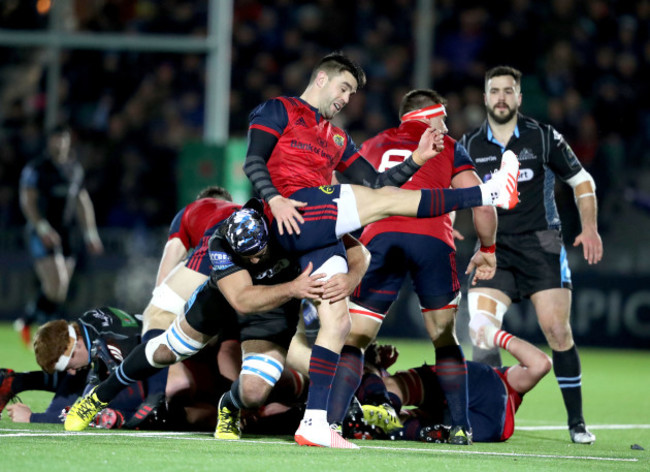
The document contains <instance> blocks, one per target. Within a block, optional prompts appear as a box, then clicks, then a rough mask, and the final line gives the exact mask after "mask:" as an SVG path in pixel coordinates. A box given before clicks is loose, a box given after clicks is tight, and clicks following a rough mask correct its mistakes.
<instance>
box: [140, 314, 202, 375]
mask: <svg viewBox="0 0 650 472" xmlns="http://www.w3.org/2000/svg"><path fill="white" fill-rule="evenodd" d="M203 346H205V343H202V342H200V341H197V340H195V339H192V338H191V337H190V336H188V335H187V334H186V333H185V332H183V329H182V328H181V326H180V323H179V321H178V319H176V320H174V322H173V323H172V325H171V326H170V327H169V328H168V329H167V331H165V332H164V333H163V334H161V335H160V336H156V337H155V338H153V339H151V340H149V342H147V346H146V348H145V354H146V356H147V360H148V361H149V363H150V364H151V365H152V366H154V367H165V366H168V365H171V364H174V363H176V362H180V361H182V360H183V359H187V358H188V357H190V356H193V355H194V354H196V353H197V352H199V351H200V350H201V349H202V348H203Z"/></svg>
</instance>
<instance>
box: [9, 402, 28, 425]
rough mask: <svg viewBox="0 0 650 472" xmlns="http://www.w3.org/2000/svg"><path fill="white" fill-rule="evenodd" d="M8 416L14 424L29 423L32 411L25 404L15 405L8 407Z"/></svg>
mask: <svg viewBox="0 0 650 472" xmlns="http://www.w3.org/2000/svg"><path fill="white" fill-rule="evenodd" d="M7 414H8V415H9V418H11V420H12V421H13V422H14V423H29V420H30V419H31V418H32V410H30V409H29V407H28V406H27V405H25V404H24V403H14V404H13V405H9V406H7Z"/></svg>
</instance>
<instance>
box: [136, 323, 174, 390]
mask: <svg viewBox="0 0 650 472" xmlns="http://www.w3.org/2000/svg"><path fill="white" fill-rule="evenodd" d="M164 332H165V330H163V329H150V330H149V331H147V332H146V333H144V334H143V335H142V344H145V343H146V342H147V341H149V340H150V339H153V338H155V337H157V336H160V335H161V334H163V333H164ZM168 373H169V367H163V368H162V369H159V370H158V371H157V372H156V373H155V374H153V375H151V376H149V377H148V378H147V382H146V384H147V395H155V394H158V393H165V387H166V386H167V374H168Z"/></svg>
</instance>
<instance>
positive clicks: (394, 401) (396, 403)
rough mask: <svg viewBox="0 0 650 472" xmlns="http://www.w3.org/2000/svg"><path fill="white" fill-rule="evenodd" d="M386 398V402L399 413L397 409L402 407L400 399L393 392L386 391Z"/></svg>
mask: <svg viewBox="0 0 650 472" xmlns="http://www.w3.org/2000/svg"><path fill="white" fill-rule="evenodd" d="M388 399H389V400H388V404H389V405H390V406H392V407H393V408H394V409H395V411H396V412H397V413H398V414H399V411H400V410H401V409H402V400H401V399H400V398H399V396H397V394H396V393H393V392H388Z"/></svg>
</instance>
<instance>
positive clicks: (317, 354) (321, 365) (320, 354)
mask: <svg viewBox="0 0 650 472" xmlns="http://www.w3.org/2000/svg"><path fill="white" fill-rule="evenodd" d="M338 362H339V355H338V354H337V353H335V352H333V351H330V350H329V349H327V348H324V347H322V346H319V345H318V344H314V347H313V348H312V350H311V359H310V360H309V394H308V395H307V409H308V410H327V400H328V397H329V394H330V389H331V387H332V382H333V380H334V374H335V373H336V366H337V364H338Z"/></svg>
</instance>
